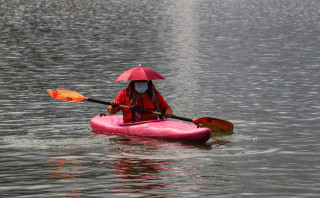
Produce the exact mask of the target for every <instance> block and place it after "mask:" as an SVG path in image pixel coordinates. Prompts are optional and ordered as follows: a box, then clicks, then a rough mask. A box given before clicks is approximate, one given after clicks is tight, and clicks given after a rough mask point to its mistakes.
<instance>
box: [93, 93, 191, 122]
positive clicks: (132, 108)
mask: <svg viewBox="0 0 320 198" xmlns="http://www.w3.org/2000/svg"><path fill="white" fill-rule="evenodd" d="M87 101H90V102H95V103H99V104H104V105H111V102H105V101H101V100H96V99H92V98H87ZM119 107H122V108H126V109H131V110H135V111H141V112H145V113H151V114H156V115H161V116H164V115H163V113H160V112H156V111H150V110H147V109H140V108H137V107H130V106H126V105H119ZM170 118H174V119H177V120H183V121H187V122H192V121H193V120H192V119H189V118H184V117H180V116H175V115H173V116H171V117H170Z"/></svg>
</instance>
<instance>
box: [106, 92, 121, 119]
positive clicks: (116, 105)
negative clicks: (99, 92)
mask: <svg viewBox="0 0 320 198" xmlns="http://www.w3.org/2000/svg"><path fill="white" fill-rule="evenodd" d="M124 97H125V96H124V91H123V90H122V91H121V92H120V93H119V94H118V96H117V97H116V98H115V99H114V101H112V102H111V105H109V106H108V112H109V113H110V114H111V115H113V114H116V113H118V112H119V111H120V110H121V108H120V107H119V104H122V103H123V99H124Z"/></svg>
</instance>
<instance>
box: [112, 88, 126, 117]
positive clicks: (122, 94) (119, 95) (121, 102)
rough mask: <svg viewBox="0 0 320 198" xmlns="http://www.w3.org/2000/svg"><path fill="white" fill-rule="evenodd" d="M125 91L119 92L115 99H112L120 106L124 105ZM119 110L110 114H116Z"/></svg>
mask: <svg viewBox="0 0 320 198" xmlns="http://www.w3.org/2000/svg"><path fill="white" fill-rule="evenodd" d="M124 93H125V90H122V91H120V93H119V94H118V95H117V97H116V98H115V99H114V101H118V102H119V103H120V104H124V99H125V94H124ZM120 110H121V108H119V109H118V110H117V111H114V112H112V114H116V113H118V112H119V111H120Z"/></svg>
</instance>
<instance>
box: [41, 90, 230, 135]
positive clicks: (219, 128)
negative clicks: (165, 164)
mask: <svg viewBox="0 0 320 198" xmlns="http://www.w3.org/2000/svg"><path fill="white" fill-rule="evenodd" d="M47 92H48V93H49V94H50V96H51V97H52V98H54V99H57V100H62V101H66V102H80V101H83V100H85V101H90V102H95V103H100V104H104V105H111V102H105V101H101V100H96V99H92V98H87V97H84V96H83V95H81V94H80V93H78V92H75V91H71V90H67V89H62V88H58V89H57V90H47ZM119 107H121V108H126V109H131V110H135V111H141V112H146V113H151V114H156V115H162V116H163V114H162V113H160V112H155V111H150V110H147V109H140V108H137V107H132V106H126V105H119ZM171 118H174V119H178V120H183V121H187V122H193V123H194V124H195V125H197V126H198V127H201V126H203V127H206V128H209V129H210V130H211V131H212V132H215V133H232V132H233V124H232V123H231V122H228V121H225V120H221V119H218V118H211V117H202V118H199V119H196V120H192V119H189V118H183V117H180V116H175V115H173V116H172V117H171Z"/></svg>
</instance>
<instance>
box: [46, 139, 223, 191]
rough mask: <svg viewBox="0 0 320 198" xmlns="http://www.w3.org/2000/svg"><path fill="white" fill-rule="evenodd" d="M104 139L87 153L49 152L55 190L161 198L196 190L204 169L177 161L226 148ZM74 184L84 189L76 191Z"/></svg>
mask: <svg viewBox="0 0 320 198" xmlns="http://www.w3.org/2000/svg"><path fill="white" fill-rule="evenodd" d="M97 138H103V137H97ZM107 138H108V139H107V141H106V145H103V146H102V147H99V149H94V150H91V149H89V152H88V150H87V149H81V148H70V150H68V149H67V151H63V152H51V153H49V154H50V155H51V156H52V157H51V159H50V160H49V161H48V164H50V166H52V167H53V169H52V171H51V172H50V173H51V175H52V178H53V179H54V180H56V181H57V185H62V186H63V187H64V188H63V189H64V190H61V189H60V190H61V191H63V193H67V194H70V195H77V196H78V195H83V194H85V193H87V192H88V191H95V192H99V193H101V192H104V193H110V192H112V193H134V194H140V193H147V194H149V193H152V194H153V195H154V196H166V195H165V194H163V193H161V192H168V190H164V189H172V188H175V187H177V188H179V189H183V188H185V189H186V190H188V189H198V188H201V178H202V177H203V175H202V174H201V172H202V171H200V172H199V171H197V170H202V169H205V168H204V167H205V166H206V165H203V164H201V165H199V164H197V163H196V164H184V163H180V161H181V160H184V159H189V158H194V157H196V158H197V157H205V155H206V154H205V153H206V152H204V151H205V150H210V149H212V147H213V146H214V145H216V146H220V145H224V144H227V143H228V141H226V140H223V139H220V140H219V139H215V140H212V141H211V142H210V143H208V144H200V145H195V144H182V143H171V142H165V141H157V140H148V139H141V138H132V137H130V138H128V137H123V136H121V137H120V136H114V135H112V136H109V137H107ZM97 177H99V180H97V183H94V182H93V183H92V184H91V185H90V186H88V184H86V183H83V182H85V181H86V180H87V179H89V178H91V179H92V178H97ZM172 178H174V179H172ZM191 178H192V179H191ZM198 178H199V179H198ZM190 179H191V180H190ZM195 180H196V181H198V182H194V181H195ZM170 181H171V182H170ZM190 181H193V182H190ZM79 185H80V186H85V187H82V188H81V189H79ZM160 189H161V190H160Z"/></svg>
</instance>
